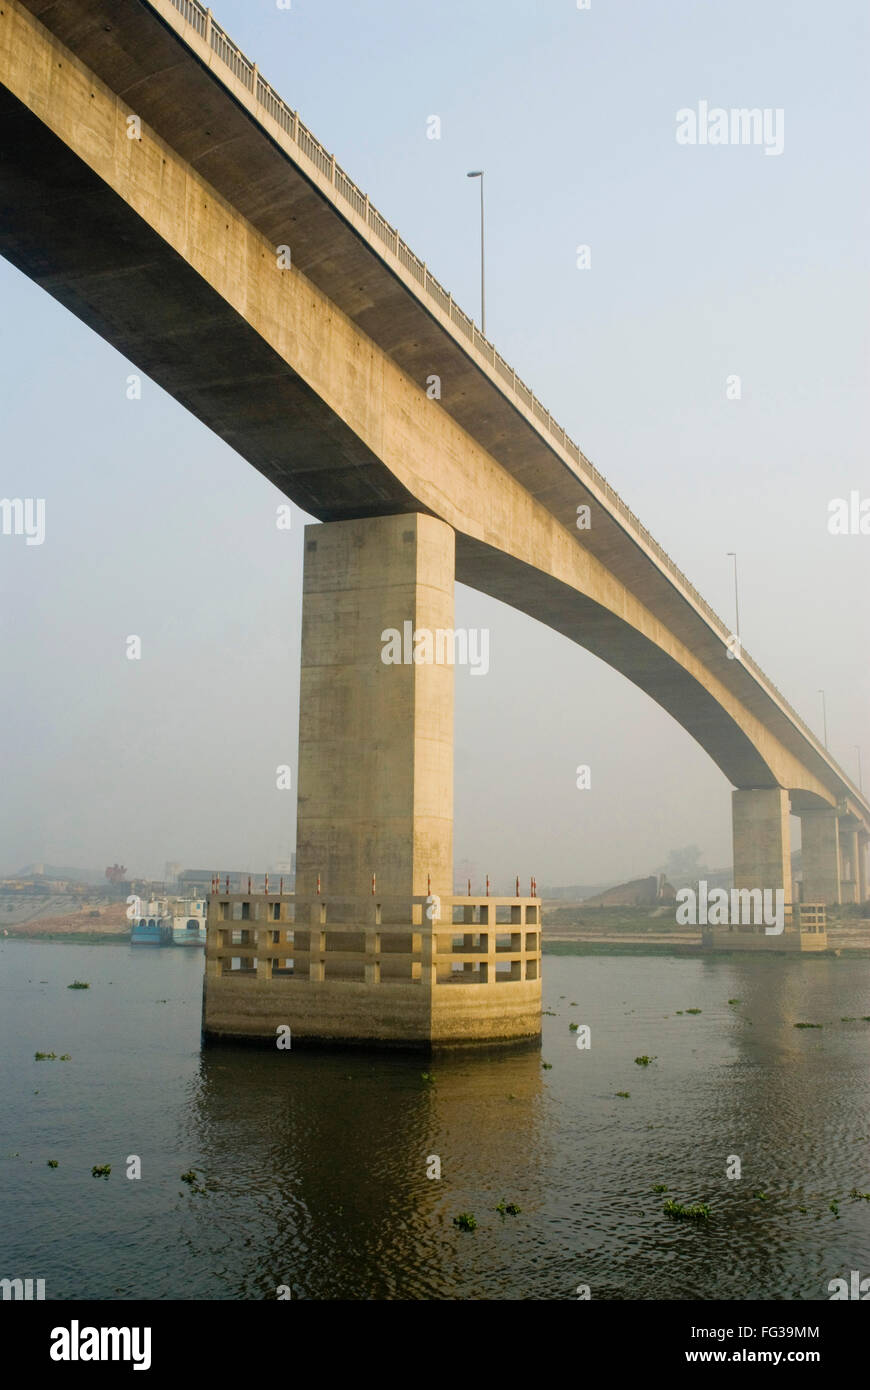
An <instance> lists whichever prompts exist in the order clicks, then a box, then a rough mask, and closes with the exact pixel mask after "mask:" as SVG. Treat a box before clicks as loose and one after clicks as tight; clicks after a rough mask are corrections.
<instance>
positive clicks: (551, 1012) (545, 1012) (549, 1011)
mask: <svg viewBox="0 0 870 1390" xmlns="http://www.w3.org/2000/svg"><path fill="white" fill-rule="evenodd" d="M541 1013H542V1014H543V1016H544V1018H555V1017H556V1014H555V1012H554V1010H553V1009H542V1010H541Z"/></svg>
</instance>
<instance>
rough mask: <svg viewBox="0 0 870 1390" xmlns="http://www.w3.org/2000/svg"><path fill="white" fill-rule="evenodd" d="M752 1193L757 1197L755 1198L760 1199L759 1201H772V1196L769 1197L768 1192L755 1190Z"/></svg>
mask: <svg viewBox="0 0 870 1390" xmlns="http://www.w3.org/2000/svg"><path fill="white" fill-rule="evenodd" d="M752 1195H753V1197H755V1198H756V1199H757V1201H759V1202H769V1201H770V1198H769V1196H768V1195H767V1193H766V1192H753V1194H752Z"/></svg>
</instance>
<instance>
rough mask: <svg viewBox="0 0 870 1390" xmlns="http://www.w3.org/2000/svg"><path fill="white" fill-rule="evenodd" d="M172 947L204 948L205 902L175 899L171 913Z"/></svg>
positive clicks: (198, 899)
mask: <svg viewBox="0 0 870 1390" xmlns="http://www.w3.org/2000/svg"><path fill="white" fill-rule="evenodd" d="M172 944H173V946H205V901H204V899H202V898H189V899H181V898H179V899H177V900H176V902H175V904H174V907H173V911H172Z"/></svg>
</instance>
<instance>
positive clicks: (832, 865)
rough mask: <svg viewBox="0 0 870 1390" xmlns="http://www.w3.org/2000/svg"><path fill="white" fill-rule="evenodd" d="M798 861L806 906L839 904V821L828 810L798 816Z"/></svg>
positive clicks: (836, 816) (808, 812)
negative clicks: (807, 903) (799, 844)
mask: <svg viewBox="0 0 870 1390" xmlns="http://www.w3.org/2000/svg"><path fill="white" fill-rule="evenodd" d="M800 819H801V860H802V863H803V897H804V901H805V902H816V903H826V904H828V906H831V905H832V904H837V903H839V902H840V901H841V888H840V821H839V816H838V814H837V811H836V810H835V809H834V808H833V807H831V808H829V809H825V810H820V811H804V812H802V813H801V818H800Z"/></svg>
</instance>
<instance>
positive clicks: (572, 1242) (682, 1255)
mask: <svg viewBox="0 0 870 1390" xmlns="http://www.w3.org/2000/svg"><path fill="white" fill-rule="evenodd" d="M202 967H203V962H202V955H201V953H200V952H198V951H190V952H188V951H184V950H178V949H172V948H165V949H160V948H150V949H149V948H147V947H140V948H136V949H134V948H131V947H128V946H108V945H105V946H72V945H62V944H44V945H43V944H37V943H32V942H18V941H6V942H3V943H2V945H0V1277H9V1278H12V1277H31V1278H43V1279H45V1280H46V1297H47V1298H55V1299H91V1298H94V1299H126V1298H137V1299H138V1298H173V1299H271V1298H275V1297H276V1296H277V1294H276V1291H277V1290H278V1288H279V1286H284V1287H285V1288H286V1289H289V1291H290V1296H291V1297H292V1298H293V1299H296V1298H304V1299H333V1298H343V1299H396V1298H411V1299H505V1298H510V1299H570V1298H577V1297H578V1296H579V1295H578V1289H580V1288H581V1286H584V1285H586V1286H588V1287H589V1290H590V1294H591V1297H592V1298H593V1299H689V1298H709V1299H754V1298H762V1299H800V1300H814V1299H827V1298H829V1296H830V1295H829V1292H828V1283H829V1281H830V1280H831V1279H834V1278H838V1277H845V1278H846V1279H847V1280H848V1278H849V1272H850V1271H851V1270H853V1269H855V1270H859V1271H860V1272H861V1276H862V1277H866V1276H867V1275H870V1201H868V1200H862V1199H860V1198H857V1197H850V1196H849V1193H850V1191H852V1190H853V1189H857V1190H858V1191H860V1192H870V1065H868V1062H870V1022H867V1021H864V1020H863V1019H862V1017H861V1016H862V1015H864V1014H870V960H866V959H853V960H847V959H845V958H841V959H835V958H828V957H825V958H817V959H812V958H804V959H796V960H789V959H783V958H773V957H772V958H767V959H757V958H756V959H754V958H744V959H742V960H741V959H739V958H736V957H730V958H724V957H720V958H718V959H713V958H707V959H694V958H691V959H690V958H685V957H677V956H675V957H668V956H554V955H545V957H544V996H545V1003H544V1007H545V1008H546V1009H548V1010H551V1011H552V1012H553V1014H554V1015H555V1016H553V1017H551V1016H547V1017H545V1019H544V1024H545V1028H544V1041H543V1047H542V1049H541V1052H540V1053H538V1052H535V1051H532V1052H523V1053H506V1054H504V1055H496V1056H492V1055H489V1056H486V1057H482V1056H474V1057H468V1056H463V1057H444V1058H443V1059H442V1058H436V1059H435V1060H434V1061H432V1062H429V1061H421V1060H420V1059H419V1058H415V1057H413V1056H395V1055H392V1054H389V1055H375V1054H357V1053H350V1052H342V1053H336V1052H332V1053H315V1052H310V1051H304V1050H301V1049H298V1048H297V1049H291V1050H290V1051H286V1052H279V1051H277V1050H276V1051H275V1052H274V1053H273V1052H271V1051H270V1052H258V1051H255V1050H250V1049H245V1048H227V1047H212V1048H209V1049H207V1050H206V1051H201V1049H200V1033H199V1027H200V1000H201V989H202ZM76 978H78V979H80V980H86V981H89V982H90V986H91V987H90V989H88V990H69V989H67V985H68V984H69V983H71V981H72V980H74V979H76ZM729 1000H739V1001H740V1002H739V1003H729V1002H728V1001H729ZM688 1009H699V1010H700V1011H701V1012H700V1013H695V1014H690V1013H688V1012H686V1010H688ZM678 1010H682V1011H683V1012H682V1013H678V1012H677V1011H678ZM844 1016H847V1017H851V1018H853V1019H854V1021H845V1022H844V1021H842V1020H843V1017H844ZM572 1022H576V1023H578V1024H581V1025H587V1026H589V1027H590V1029H591V1046H590V1047H589V1048H588V1049H583V1050H581V1049H578V1047H577V1046H576V1036H577V1035H576V1034H575V1033H573V1032H572V1031H571V1029H570V1027H569V1025H570V1023H572ZM798 1022H810V1023H821V1024H822V1025H823V1027H822V1028H807V1029H798V1028H795V1027H794V1024H795V1023H798ZM36 1051H43V1052H52V1051H53V1052H55V1053H57V1054H58V1056H57V1059H56V1060H54V1061H51V1060H47V1061H40V1062H37V1061H35V1059H34V1053H35V1052H36ZM65 1053H68V1054H70V1060H69V1061H61V1060H60V1056H61V1054H65ZM639 1055H647V1056H650V1057H654V1059H655V1060H654V1061H652V1062H651V1063H650V1064H649V1065H648V1066H641V1065H637V1064H636V1063H635V1061H634V1058H635V1057H637V1056H639ZM543 1062H546V1063H548V1064H549V1067H548V1068H545V1067H544V1066H543V1065H542V1063H543ZM424 1072H427V1073H430V1074H431V1077H432V1079H431V1080H427V1079H425V1078H424V1076H423V1073H424ZM620 1091H627V1092H628V1093H629V1094H628V1096H627V1097H622V1096H619V1095H618V1094H617V1093H618V1092H620ZM130 1155H136V1156H138V1158H139V1159H140V1160H141V1178H139V1179H128V1178H127V1176H126V1172H127V1160H128V1156H130ZM735 1157H736V1158H737V1159H739V1160H740V1165H741V1173H742V1176H740V1177H739V1178H736V1177H732V1178H729V1177H728V1176H727V1175H726V1174H727V1170H728V1168H729V1163H730V1168H731V1170H732V1171H735V1164H734V1161H733V1160H734V1158H735ZM434 1158H437V1159H438V1160H440V1170H441V1176H440V1178H438V1177H429V1176H427V1173H431V1172H435V1171H436V1170H437V1166H438V1165H437V1164H435V1163H434V1162H433V1161H432V1160H433V1159H434ZM49 1159H54V1160H56V1161H57V1163H58V1167H57V1168H49V1167H48V1160H49ZM99 1164H111V1170H112V1171H111V1175H110V1177H109V1178H108V1179H105V1178H94V1177H93V1176H92V1174H91V1169H92V1167H93V1166H94V1165H99ZM189 1170H194V1171H195V1173H196V1174H197V1181H196V1184H193V1185H192V1184H186V1183H184V1182H182V1181H181V1180H180V1177H181V1174H182V1173H185V1172H188V1171H189ZM655 1184H664V1185H665V1186H666V1188H667V1192H666V1193H664V1194H662V1193H656V1192H654V1191H653V1187H654V1185H655ZM759 1193H760V1194H763V1196H759V1195H756V1194H759ZM668 1197H673V1198H675V1199H677V1200H679V1201H682V1202H684V1203H694V1202H707V1203H709V1205H710V1208H711V1215H710V1217H709V1219H707V1220H701V1221H689V1220H675V1219H673V1218H672V1217H669V1216H666V1215H665V1214H664V1213H663V1210H662V1205H663V1201H664V1200H666V1199H667V1198H668ZM502 1201H505V1202H507V1203H516V1205H518V1206H519V1208H520V1211H519V1213H518V1214H516V1215H509V1214H501V1213H499V1212H498V1211H497V1210H496V1207H497V1206H498V1204H499V1203H500V1202H502ZM832 1202H833V1203H834V1206H835V1210H831V1203H832ZM460 1213H471V1214H473V1216H474V1218H475V1220H476V1223H477V1224H476V1229H474V1230H473V1231H466V1230H461V1229H459V1228H458V1227H457V1226H455V1225H454V1224H453V1223H454V1217H457V1216H458V1215H459V1214H460Z"/></svg>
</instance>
